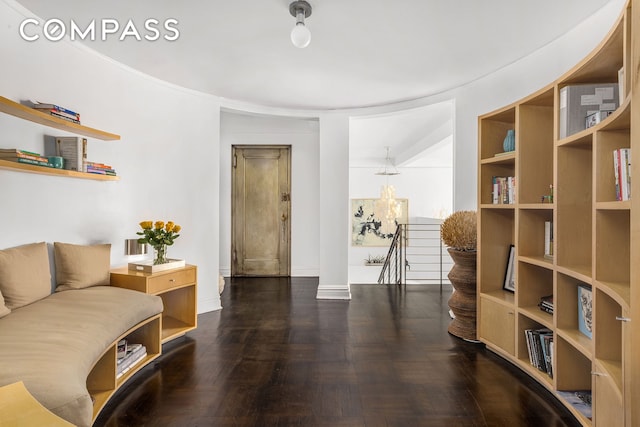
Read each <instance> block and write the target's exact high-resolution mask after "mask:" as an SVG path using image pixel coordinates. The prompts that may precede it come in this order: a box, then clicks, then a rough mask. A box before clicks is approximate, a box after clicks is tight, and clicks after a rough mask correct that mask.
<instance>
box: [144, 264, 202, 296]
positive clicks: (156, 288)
mask: <svg viewBox="0 0 640 427" xmlns="http://www.w3.org/2000/svg"><path fill="white" fill-rule="evenodd" d="M195 281H196V269H195V268H187V269H184V270H177V271H171V272H167V273H165V274H162V275H159V276H156V277H149V279H148V282H147V285H148V288H147V292H148V293H150V294H157V293H159V292H163V291H166V290H168V289H173V288H177V287H180V286H184V285H188V284H191V283H195Z"/></svg>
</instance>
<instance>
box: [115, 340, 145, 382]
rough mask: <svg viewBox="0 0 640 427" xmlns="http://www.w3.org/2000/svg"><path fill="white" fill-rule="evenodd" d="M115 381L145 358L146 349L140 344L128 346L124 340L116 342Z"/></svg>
mask: <svg viewBox="0 0 640 427" xmlns="http://www.w3.org/2000/svg"><path fill="white" fill-rule="evenodd" d="M117 351H118V354H117V368H116V379H117V378H120V377H121V376H123V375H124V374H126V373H127V372H129V370H130V369H131V368H133V367H134V366H136V365H137V364H138V363H139V362H140V361H141V360H142V359H144V358H145V357H147V348H146V347H145V346H143V345H142V344H129V343H128V342H127V340H126V339H123V340H120V341H118V350H117Z"/></svg>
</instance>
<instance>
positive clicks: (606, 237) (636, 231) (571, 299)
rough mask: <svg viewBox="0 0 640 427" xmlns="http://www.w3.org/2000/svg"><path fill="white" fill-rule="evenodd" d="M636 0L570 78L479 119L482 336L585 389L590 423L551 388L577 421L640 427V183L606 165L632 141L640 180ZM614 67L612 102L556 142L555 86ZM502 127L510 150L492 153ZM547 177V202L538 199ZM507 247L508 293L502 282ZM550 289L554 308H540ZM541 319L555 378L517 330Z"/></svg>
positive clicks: (523, 363)
mask: <svg viewBox="0 0 640 427" xmlns="http://www.w3.org/2000/svg"><path fill="white" fill-rule="evenodd" d="M638 1H640V0H629V1H628V3H627V5H626V7H625V8H624V10H623V11H622V13H621V15H620V17H619V19H618V20H617V21H616V23H615V24H614V26H613V28H612V30H611V31H610V32H609V34H608V35H607V36H606V38H605V39H604V40H603V41H602V43H600V44H599V45H598V46H597V47H596V48H595V49H594V51H593V52H592V53H591V54H589V55H588V56H587V57H586V58H585V59H584V60H583V61H581V62H580V63H579V64H577V65H576V66H575V67H574V68H573V69H571V70H569V72H567V73H566V74H565V75H563V76H561V77H560V78H558V79H557V80H556V81H555V82H552V83H551V84H550V85H549V86H546V87H544V88H542V89H541V90H539V91H537V92H535V93H533V94H532V95H530V96H528V97H526V98H524V99H522V100H520V101H517V102H515V103H513V104H511V105H507V106H505V107H503V108H500V109H498V110H496V111H494V112H491V113H487V114H485V115H483V116H480V117H479V118H478V138H479V145H478V232H479V235H478V276H477V277H478V297H477V298H478V331H479V333H478V339H480V340H481V341H482V342H484V343H485V344H486V345H487V347H488V348H489V349H491V350H493V351H495V352H497V353H498V354H500V355H502V356H503V357H505V358H507V359H509V360H511V361H512V362H513V363H514V364H516V365H517V366H519V367H520V368H521V369H522V370H523V371H525V372H526V373H528V374H529V375H531V376H532V377H533V378H535V379H536V380H538V381H539V382H540V383H541V384H542V385H543V386H545V387H547V388H548V389H550V390H551V391H575V390H591V391H592V401H593V406H592V409H593V419H592V420H591V419H588V418H586V417H584V416H582V415H581V414H580V413H579V412H578V411H577V410H576V409H575V408H573V407H572V406H571V405H570V404H569V403H568V402H567V401H564V400H563V399H562V398H560V396H559V395H558V397H559V399H560V401H561V402H562V403H564V404H565V406H567V407H568V408H569V410H570V411H571V412H572V413H573V414H574V415H575V416H576V418H577V419H578V420H579V421H580V423H581V424H582V425H584V426H607V427H609V426H627V427H629V426H634V425H640V406H639V405H637V402H638V401H639V400H640V381H637V379H638V378H640V358H638V357H637V355H638V354H640V339H638V338H637V337H638V336H639V334H640V330H639V329H638V328H639V326H637V325H638V324H640V323H639V322H640V292H639V290H640V288H639V286H640V263H639V262H637V261H638V260H640V191H638V190H637V188H638V186H637V185H632V186H631V200H629V201H618V200H616V191H615V179H614V169H613V151H614V150H616V149H619V148H631V156H632V158H631V176H640V169H639V167H640V166H639V165H640V161H638V160H637V159H638V156H639V155H640V154H639V153H640V148H638V147H636V145H637V144H638V143H637V142H636V141H640V108H639V106H638V105H634V104H638V103H639V102H640V81H638V79H639V78H640V75H639V74H638V72H637V70H638V69H640V3H637V6H636V2H638ZM621 68H622V69H623V70H624V73H623V81H622V82H621V83H622V86H623V88H622V91H621V92H622V93H621V96H620V102H619V104H620V105H619V107H618V109H617V110H616V111H615V112H613V113H612V114H611V115H609V116H608V117H607V118H605V119H603V120H602V121H601V122H600V123H598V124H596V125H595V126H593V127H591V128H588V129H584V130H581V131H579V132H576V133H575V134H572V135H569V136H567V137H565V138H559V129H560V101H561V99H560V98H561V97H560V94H561V90H562V88H563V87H565V86H569V85H576V84H593V83H617V82H618V74H619V73H618V72H619V70H620V69H621ZM508 129H514V130H515V134H516V151H515V152H513V153H510V154H508V155H498V156H496V154H499V153H501V152H502V141H503V140H504V136H505V135H506V131H507V130H508ZM493 176H515V178H516V184H517V187H516V194H517V198H516V203H515V204H513V205H493V204H492V200H491V180H492V177H493ZM550 185H553V190H554V200H553V202H552V203H542V196H543V195H548V194H549V193H550V187H549V186H550ZM545 201H546V200H545ZM545 221H552V222H553V226H554V230H553V231H554V233H553V234H554V244H555V247H554V256H553V258H552V259H547V258H545V257H544V223H545ZM511 244H513V245H515V248H516V254H517V262H516V271H515V275H516V291H515V293H510V292H507V291H505V290H503V289H502V285H503V281H504V270H505V263H506V257H507V252H508V250H509V245H511ZM503 260H505V261H503ZM581 285H582V286H589V287H590V288H591V290H592V296H593V330H592V338H591V339H590V338H589V337H587V336H586V335H584V334H583V333H581V332H580V330H579V328H578V310H579V308H578V288H579V286H581ZM549 294H553V296H554V314H553V315H550V314H547V313H544V312H542V311H541V310H540V309H539V308H538V307H537V304H538V302H539V300H540V298H541V297H542V296H545V295H549ZM540 327H547V328H549V329H551V330H552V331H553V333H554V375H553V378H551V377H549V376H548V375H546V374H545V373H542V372H540V371H538V370H537V369H536V368H533V367H532V366H531V364H530V362H529V357H528V352H527V342H526V339H525V335H524V331H525V330H526V329H536V328H540ZM633 380H636V381H633Z"/></svg>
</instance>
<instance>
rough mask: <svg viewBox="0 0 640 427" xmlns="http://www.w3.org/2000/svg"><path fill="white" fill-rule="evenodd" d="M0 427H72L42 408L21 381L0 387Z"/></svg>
mask: <svg viewBox="0 0 640 427" xmlns="http://www.w3.org/2000/svg"><path fill="white" fill-rule="evenodd" d="M0 425H1V426H3V427H21V426H50V427H73V424H71V423H70V422H68V421H65V420H63V419H62V418H60V417H58V416H57V415H55V414H54V413H53V412H50V411H49V410H48V409H47V408H45V407H44V406H42V404H41V403H40V402H38V401H37V400H36V399H35V398H34V397H33V396H32V395H31V393H29V390H27V388H26V387H25V386H24V383H23V382H22V381H20V382H17V383H13V384H9V385H6V386H4V387H0Z"/></svg>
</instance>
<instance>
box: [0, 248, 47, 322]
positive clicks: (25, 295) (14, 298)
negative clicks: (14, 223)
mask: <svg viewBox="0 0 640 427" xmlns="http://www.w3.org/2000/svg"><path fill="white" fill-rule="evenodd" d="M0 292H2V296H3V298H4V305H5V306H6V308H8V309H10V310H13V309H15V308H19V307H23V306H25V305H27V304H31V303H32V302H35V301H38V300H40V299H42V298H44V297H46V296H48V295H50V294H51V272H50V270H49V252H48V251H47V244H46V243H44V242H40V243H31V244H28V245H22V246H16V247H14V248H8V249H4V250H1V251H0ZM0 311H4V310H1V309H0ZM5 314H6V313H5Z"/></svg>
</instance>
